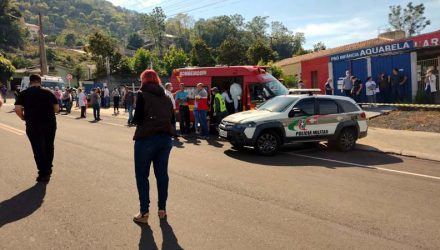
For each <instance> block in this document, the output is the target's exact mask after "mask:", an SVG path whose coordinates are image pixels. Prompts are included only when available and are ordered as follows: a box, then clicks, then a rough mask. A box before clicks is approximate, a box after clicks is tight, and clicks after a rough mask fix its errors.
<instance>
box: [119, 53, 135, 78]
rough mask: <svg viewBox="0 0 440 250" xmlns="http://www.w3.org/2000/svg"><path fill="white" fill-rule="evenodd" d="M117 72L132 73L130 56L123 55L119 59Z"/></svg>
mask: <svg viewBox="0 0 440 250" xmlns="http://www.w3.org/2000/svg"><path fill="white" fill-rule="evenodd" d="M119 73H120V74H124V75H131V74H134V69H133V59H132V58H130V57H123V58H122V59H121V63H120V67H119Z"/></svg>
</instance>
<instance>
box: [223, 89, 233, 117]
mask: <svg viewBox="0 0 440 250" xmlns="http://www.w3.org/2000/svg"><path fill="white" fill-rule="evenodd" d="M222 96H223V99H224V100H225V102H226V109H227V110H228V113H229V114H234V112H235V108H234V101H233V100H232V98H231V95H230V94H229V92H228V90H227V89H225V90H224V91H223V93H222Z"/></svg>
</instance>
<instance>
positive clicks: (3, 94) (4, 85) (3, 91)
mask: <svg viewBox="0 0 440 250" xmlns="http://www.w3.org/2000/svg"><path fill="white" fill-rule="evenodd" d="M0 83H1V82H0ZM7 92H8V87H6V84H2V88H1V94H2V98H3V102H4V103H6V94H7Z"/></svg>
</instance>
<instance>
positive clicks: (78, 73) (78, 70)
mask: <svg viewBox="0 0 440 250" xmlns="http://www.w3.org/2000/svg"><path fill="white" fill-rule="evenodd" d="M71 71H72V76H73V77H75V78H76V80H77V81H78V83H79V81H80V80H81V79H83V77H84V75H85V73H86V71H85V69H84V67H83V66H82V65H81V64H77V65H76V66H74V67H73V69H72V70H71Z"/></svg>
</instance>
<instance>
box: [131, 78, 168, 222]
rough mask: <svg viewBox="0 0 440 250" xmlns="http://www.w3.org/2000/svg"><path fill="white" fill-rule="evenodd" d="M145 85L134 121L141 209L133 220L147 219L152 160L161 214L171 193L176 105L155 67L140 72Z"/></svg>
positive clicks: (161, 215)
mask: <svg viewBox="0 0 440 250" xmlns="http://www.w3.org/2000/svg"><path fill="white" fill-rule="evenodd" d="M141 82H142V87H141V89H140V91H139V92H138V94H137V99H136V112H135V114H134V117H133V123H134V124H136V131H135V133H134V137H133V140H134V141H135V143H134V165H135V173H136V184H137V189H138V193H139V201H140V210H139V213H138V214H137V215H135V216H134V218H133V220H134V221H135V222H139V223H148V216H149V205H150V194H149V191H150V184H149V181H148V176H149V173H150V165H151V163H153V169H154V175H155V176H156V180H157V181H156V182H157V191H158V206H159V212H158V216H159V218H160V219H164V218H165V217H166V201H167V197H168V159H169V156H170V152H171V148H172V140H171V136H172V135H173V126H172V124H171V117H172V115H173V112H174V111H173V105H172V103H171V101H170V99H169V98H168V97H167V96H166V95H165V90H164V88H163V87H162V85H161V83H160V79H159V77H158V76H157V73H156V72H155V71H154V70H145V71H144V72H142V74H141Z"/></svg>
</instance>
